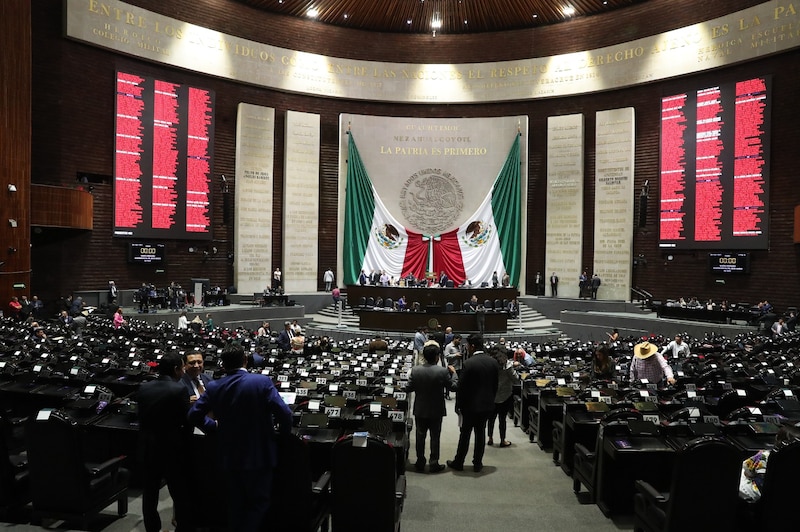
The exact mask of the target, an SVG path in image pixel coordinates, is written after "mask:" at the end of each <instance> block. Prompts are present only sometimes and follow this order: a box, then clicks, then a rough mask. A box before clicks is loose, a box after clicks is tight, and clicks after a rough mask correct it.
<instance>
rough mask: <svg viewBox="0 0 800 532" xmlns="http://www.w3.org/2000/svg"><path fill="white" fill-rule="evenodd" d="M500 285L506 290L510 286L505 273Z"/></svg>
mask: <svg viewBox="0 0 800 532" xmlns="http://www.w3.org/2000/svg"><path fill="white" fill-rule="evenodd" d="M500 284H501V285H502V286H503V288H508V287H509V286H511V276H510V275H509V274H508V272H505V273H504V274H503V277H502V280H501V281H500Z"/></svg>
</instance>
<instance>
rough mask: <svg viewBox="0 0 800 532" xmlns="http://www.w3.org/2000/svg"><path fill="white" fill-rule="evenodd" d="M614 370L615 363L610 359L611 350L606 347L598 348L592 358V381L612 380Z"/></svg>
mask: <svg viewBox="0 0 800 532" xmlns="http://www.w3.org/2000/svg"><path fill="white" fill-rule="evenodd" d="M615 370H616V362H614V359H613V358H611V349H609V347H608V346H607V345H600V346H598V347H597V349H596V350H595V352H594V358H592V380H596V381H611V380H614V373H615Z"/></svg>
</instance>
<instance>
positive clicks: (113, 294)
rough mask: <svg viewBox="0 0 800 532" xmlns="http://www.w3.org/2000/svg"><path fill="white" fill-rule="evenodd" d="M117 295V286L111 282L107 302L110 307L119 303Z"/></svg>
mask: <svg viewBox="0 0 800 532" xmlns="http://www.w3.org/2000/svg"><path fill="white" fill-rule="evenodd" d="M117 295H118V290H117V285H116V284H114V281H109V282H108V293H107V294H106V302H107V303H108V304H109V305H113V304H114V303H116V302H117Z"/></svg>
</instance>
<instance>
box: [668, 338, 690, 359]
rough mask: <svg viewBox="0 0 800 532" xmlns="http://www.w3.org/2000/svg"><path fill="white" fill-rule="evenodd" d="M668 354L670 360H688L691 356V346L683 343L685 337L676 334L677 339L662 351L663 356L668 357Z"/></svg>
mask: <svg viewBox="0 0 800 532" xmlns="http://www.w3.org/2000/svg"><path fill="white" fill-rule="evenodd" d="M668 353H669V358H678V357H680V358H686V357H688V356H689V355H690V354H691V353H690V352H689V344H687V343H685V342H684V341H683V336H681V335H680V334H676V335H675V339H674V340H673V341H671V342H670V343H668V344H667V345H666V346H665V347H664V348H663V349H662V350H661V356H666V355H667V354H668Z"/></svg>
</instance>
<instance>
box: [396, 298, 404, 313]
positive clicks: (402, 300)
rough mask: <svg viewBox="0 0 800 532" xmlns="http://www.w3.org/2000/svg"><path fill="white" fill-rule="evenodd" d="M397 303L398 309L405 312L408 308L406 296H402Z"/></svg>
mask: <svg viewBox="0 0 800 532" xmlns="http://www.w3.org/2000/svg"><path fill="white" fill-rule="evenodd" d="M395 303H396V304H397V310H399V311H400V312H403V311H404V310H405V309H406V296H400V297H399V298H398V299H397V301H396V302H395Z"/></svg>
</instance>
